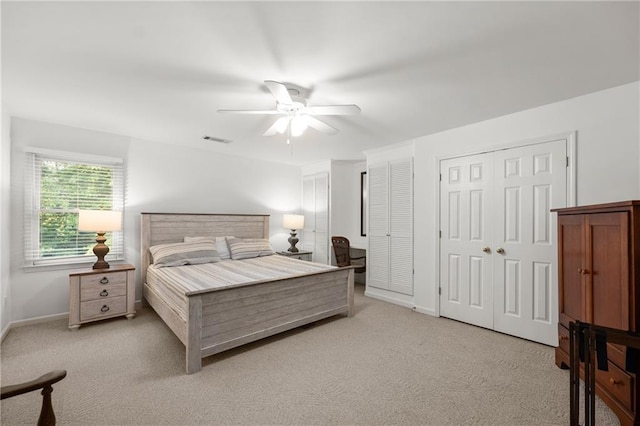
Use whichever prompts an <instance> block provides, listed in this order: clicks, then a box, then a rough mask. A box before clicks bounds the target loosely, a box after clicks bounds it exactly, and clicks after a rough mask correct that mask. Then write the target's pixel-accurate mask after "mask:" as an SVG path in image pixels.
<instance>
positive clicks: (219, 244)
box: [184, 237, 232, 260]
mask: <svg viewBox="0 0 640 426" xmlns="http://www.w3.org/2000/svg"><path fill="white" fill-rule="evenodd" d="M226 238H232V237H184V242H185V243H193V242H195V241H213V242H214V243H216V250H217V251H218V256H220V259H222V260H225V259H231V253H229V247H228V246H227V240H226Z"/></svg>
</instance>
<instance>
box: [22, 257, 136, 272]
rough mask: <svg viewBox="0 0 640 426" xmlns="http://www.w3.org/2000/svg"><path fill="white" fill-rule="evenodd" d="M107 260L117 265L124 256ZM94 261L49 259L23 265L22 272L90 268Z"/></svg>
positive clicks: (121, 261) (122, 261)
mask: <svg viewBox="0 0 640 426" xmlns="http://www.w3.org/2000/svg"><path fill="white" fill-rule="evenodd" d="M106 260H107V262H109V264H111V265H117V264H120V263H124V258H121V257H119V258H117V259H106ZM94 263H96V259H95V258H94V259H91V260H85V259H83V260H70V261H67V262H61V261H57V262H56V261H51V262H46V263H45V262H43V263H40V264H37V265H23V266H22V269H23V270H24V272H43V271H62V270H68V269H80V268H91V267H92V266H93V264H94Z"/></svg>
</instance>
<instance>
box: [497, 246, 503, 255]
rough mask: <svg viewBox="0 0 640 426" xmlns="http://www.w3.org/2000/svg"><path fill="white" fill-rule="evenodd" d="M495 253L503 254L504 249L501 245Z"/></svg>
mask: <svg viewBox="0 0 640 426" xmlns="http://www.w3.org/2000/svg"><path fill="white" fill-rule="evenodd" d="M496 253H498V254H504V249H503V248H502V247H500V248H498V249H496Z"/></svg>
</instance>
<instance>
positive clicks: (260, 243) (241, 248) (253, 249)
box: [227, 237, 276, 260]
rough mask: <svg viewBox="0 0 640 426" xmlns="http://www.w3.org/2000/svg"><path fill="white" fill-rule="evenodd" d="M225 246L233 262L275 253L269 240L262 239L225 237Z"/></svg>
mask: <svg viewBox="0 0 640 426" xmlns="http://www.w3.org/2000/svg"><path fill="white" fill-rule="evenodd" d="M227 244H228V245H229V251H230V252H231V259H233V260H240V259H249V258H252V257H260V256H270V255H272V254H275V253H276V252H275V251H274V250H273V247H271V243H270V242H269V240H264V239H258V238H244V239H242V238H234V237H227Z"/></svg>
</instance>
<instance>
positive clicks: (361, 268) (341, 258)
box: [331, 236, 367, 274]
mask: <svg viewBox="0 0 640 426" xmlns="http://www.w3.org/2000/svg"><path fill="white" fill-rule="evenodd" d="M331 244H332V245H333V253H334V254H335V256H336V264H337V265H338V266H339V267H340V268H342V267H344V266H351V265H352V263H351V261H352V260H360V259H365V261H364V262H362V263H360V262H356V263H355V264H356V265H358V266H357V267H356V268H355V270H354V272H355V273H357V274H359V273H362V272H365V271H366V270H367V266H366V263H367V262H366V258H367V257H366V256H360V257H351V245H350V244H349V239H348V238H346V237H340V236H333V237H331Z"/></svg>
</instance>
